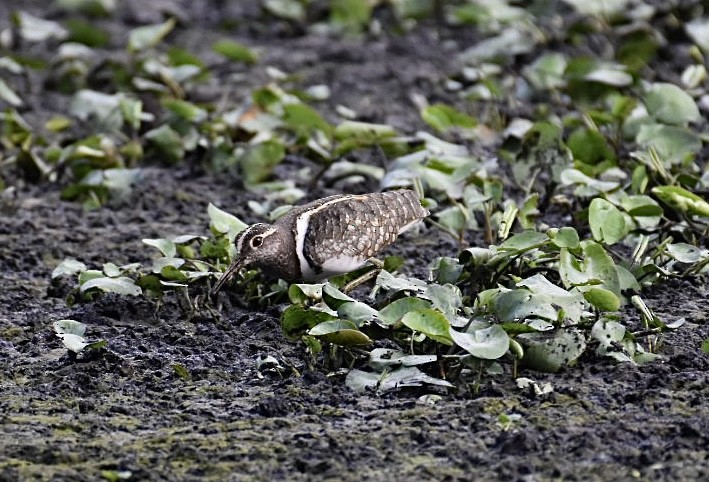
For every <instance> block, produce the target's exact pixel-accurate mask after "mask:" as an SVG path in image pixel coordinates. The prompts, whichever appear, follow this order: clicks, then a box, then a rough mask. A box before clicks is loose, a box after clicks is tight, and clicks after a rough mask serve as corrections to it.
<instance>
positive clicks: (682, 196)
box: [652, 186, 709, 217]
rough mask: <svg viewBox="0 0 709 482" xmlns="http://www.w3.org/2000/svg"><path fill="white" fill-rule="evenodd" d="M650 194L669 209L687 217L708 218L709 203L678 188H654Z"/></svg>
mask: <svg viewBox="0 0 709 482" xmlns="http://www.w3.org/2000/svg"><path fill="white" fill-rule="evenodd" d="M652 193H653V194H654V195H655V196H657V197H658V198H659V199H660V200H661V201H662V202H664V203H665V204H667V205H669V206H670V207H672V208H674V209H676V210H678V211H680V212H682V213H684V214H689V215H696V216H704V217H709V203H707V202H706V201H705V200H704V199H702V198H701V197H699V196H697V195H696V194H694V193H693V192H690V191H687V190H686V189H684V188H682V187H679V186H655V187H653V188H652Z"/></svg>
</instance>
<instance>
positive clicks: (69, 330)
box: [52, 320, 86, 336]
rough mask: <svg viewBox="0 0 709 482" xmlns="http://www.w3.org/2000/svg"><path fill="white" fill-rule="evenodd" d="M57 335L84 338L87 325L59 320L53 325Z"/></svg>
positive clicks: (74, 321)
mask: <svg viewBox="0 0 709 482" xmlns="http://www.w3.org/2000/svg"><path fill="white" fill-rule="evenodd" d="M52 326H53V327H54V331H55V332H56V333H57V334H69V335H76V336H84V333H86V325H85V324H84V323H81V322H79V321H76V320H58V321H55V322H54V323H52Z"/></svg>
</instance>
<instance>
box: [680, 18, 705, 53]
mask: <svg viewBox="0 0 709 482" xmlns="http://www.w3.org/2000/svg"><path fill="white" fill-rule="evenodd" d="M684 28H685V30H686V31H687V34H688V35H689V36H690V37H691V38H692V40H693V41H694V43H696V44H697V45H698V46H699V47H700V48H701V49H702V50H704V52H709V18H707V17H700V18H697V19H695V20H692V21H691V22H687V23H685V24H684Z"/></svg>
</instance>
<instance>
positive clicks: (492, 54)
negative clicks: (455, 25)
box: [459, 26, 536, 65]
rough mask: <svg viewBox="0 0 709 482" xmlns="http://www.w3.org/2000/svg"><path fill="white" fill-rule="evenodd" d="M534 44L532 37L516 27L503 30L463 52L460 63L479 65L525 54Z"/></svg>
mask: <svg viewBox="0 0 709 482" xmlns="http://www.w3.org/2000/svg"><path fill="white" fill-rule="evenodd" d="M535 45H536V42H535V41H534V39H533V38H532V36H531V35H530V34H528V33H526V32H524V31H523V30H521V29H519V28H518V26H514V27H509V28H507V29H505V30H503V31H502V32H501V33H500V34H499V35H497V36H496V37H491V38H488V39H485V40H483V41H480V42H477V43H476V44H475V45H474V46H472V47H470V48H468V49H467V50H465V51H463V52H462V53H461V54H460V56H459V58H460V61H461V62H463V63H464V64H468V65H479V64H481V63H483V62H485V61H487V60H497V59H498V58H504V59H509V58H510V57H513V56H516V55H521V54H526V53H528V52H531V51H532V50H533V49H534V48H535Z"/></svg>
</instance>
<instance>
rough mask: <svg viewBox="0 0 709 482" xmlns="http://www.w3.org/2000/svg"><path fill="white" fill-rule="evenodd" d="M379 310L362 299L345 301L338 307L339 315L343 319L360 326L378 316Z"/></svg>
mask: <svg viewBox="0 0 709 482" xmlns="http://www.w3.org/2000/svg"><path fill="white" fill-rule="evenodd" d="M378 315H379V312H378V311H377V310H375V309H374V308H372V307H371V306H369V305H367V304H366V303H362V302H361V301H351V302H349V303H343V304H342V305H340V306H339V307H338V308H337V316H339V317H340V318H341V319H345V320H349V321H351V322H352V323H354V324H355V326H357V327H358V328H359V327H361V326H362V325H363V324H364V323H366V322H368V321H372V320H374V319H376V318H377V316H378Z"/></svg>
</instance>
